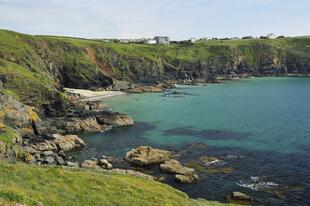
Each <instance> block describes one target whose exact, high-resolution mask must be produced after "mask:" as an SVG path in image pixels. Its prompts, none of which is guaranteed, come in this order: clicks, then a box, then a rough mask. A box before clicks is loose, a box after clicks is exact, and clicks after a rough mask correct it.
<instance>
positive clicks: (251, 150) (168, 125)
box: [74, 77, 310, 205]
mask: <svg viewBox="0 0 310 206" xmlns="http://www.w3.org/2000/svg"><path fill="white" fill-rule="evenodd" d="M173 91H176V93H171V91H169V92H167V93H160V94H159V93H154V94H131V95H122V96H115V97H111V98H109V99H106V100H105V101H106V102H107V103H108V104H109V105H110V106H112V107H113V109H114V111H118V112H121V113H126V114H129V115H131V116H132V117H133V118H134V119H135V121H136V124H135V126H133V127H128V128H117V129H113V130H111V131H108V132H106V133H99V134H92V135H84V136H82V138H83V139H84V140H85V141H86V143H87V146H86V147H85V148H84V149H83V150H82V151H78V152H76V153H75V154H74V155H75V156H77V158H78V160H83V159H88V158H91V157H100V156H101V155H103V154H105V155H112V156H114V157H116V158H120V159H121V158H122V157H123V156H124V154H125V153H126V152H127V151H128V150H130V149H132V148H135V147H138V146H140V145H149V146H153V147H159V148H164V149H170V150H173V151H175V152H177V153H180V155H181V156H180V159H181V160H182V162H183V163H184V164H188V165H190V164H194V163H195V164H199V165H200V167H198V166H197V165H196V166H197V167H198V169H200V170H201V171H199V172H200V173H199V175H200V177H201V180H200V181H199V183H198V184H195V185H178V184H175V183H174V181H173V180H171V179H169V177H168V178H167V183H168V184H170V185H172V186H174V187H176V188H178V189H181V190H182V191H185V192H187V193H188V194H189V195H190V196H192V197H203V198H208V199H213V200H220V201H225V199H226V198H225V195H227V194H229V193H230V192H232V191H242V192H244V193H246V194H250V195H253V196H254V197H256V198H258V199H259V201H261V203H262V204H264V205H285V204H294V205H298V204H301V203H303V204H307V201H309V196H310V193H309V189H310V180H309V175H310V164H309V163H310V156H309V153H308V148H309V147H310V140H309V137H310V127H309V123H310V107H309V103H310V93H309V91H310V79H309V78H273V77H269V78H255V79H245V80H239V81H229V82H225V83H222V84H211V85H208V86H194V87H193V86H180V87H178V88H177V89H174V90H173ZM198 143H200V144H201V145H207V146H202V147H201V146H200V147H199V145H198ZM202 156H212V157H216V158H219V159H221V160H222V162H223V164H222V165H214V166H208V167H207V166H202V167H201V163H199V158H200V157H202ZM193 160H194V161H195V162H194V163H193ZM197 162H198V163H197ZM228 168H229V169H228ZM308 203H309V202H308ZM309 204H310V203H309Z"/></svg>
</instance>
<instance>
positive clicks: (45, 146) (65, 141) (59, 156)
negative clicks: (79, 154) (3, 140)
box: [23, 134, 85, 165]
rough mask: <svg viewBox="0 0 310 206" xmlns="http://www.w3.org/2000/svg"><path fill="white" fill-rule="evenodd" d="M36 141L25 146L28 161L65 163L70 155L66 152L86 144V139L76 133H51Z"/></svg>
mask: <svg viewBox="0 0 310 206" xmlns="http://www.w3.org/2000/svg"><path fill="white" fill-rule="evenodd" d="M33 141H35V142H34V143H29V144H26V145H25V146H23V151H24V152H26V154H27V158H26V159H25V161H27V162H35V163H38V164H58V165H65V163H66V161H67V160H68V156H67V154H66V153H65V152H68V151H70V150H73V149H78V148H81V147H83V146H84V145H85V143H84V141H83V140H82V139H80V138H79V137H78V136H76V135H65V136H63V135H59V134H54V135H51V136H50V138H49V139H41V140H39V139H37V138H35V139H34V140H33Z"/></svg>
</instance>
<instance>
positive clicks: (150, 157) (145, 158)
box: [125, 146, 171, 166]
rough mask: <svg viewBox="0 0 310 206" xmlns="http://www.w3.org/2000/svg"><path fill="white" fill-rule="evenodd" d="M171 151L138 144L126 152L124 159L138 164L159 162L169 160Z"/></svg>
mask: <svg viewBox="0 0 310 206" xmlns="http://www.w3.org/2000/svg"><path fill="white" fill-rule="evenodd" d="M170 157H171V153H170V152H169V151H166V150H161V149H153V148H152V147H148V146H140V147H138V148H136V149H132V150H131V151H129V152H127V154H126V156H125V160H126V161H127V162H129V163H132V164H136V165H139V166H146V165H154V164H160V163H163V162H164V161H167V160H169V159H170Z"/></svg>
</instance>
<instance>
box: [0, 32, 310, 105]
mask: <svg viewBox="0 0 310 206" xmlns="http://www.w3.org/2000/svg"><path fill="white" fill-rule="evenodd" d="M87 49H92V51H93V53H94V56H95V61H94V58H93V59H91V58H90V56H88V54H87ZM232 56H236V57H238V59H240V60H241V62H243V60H245V61H246V64H247V65H248V68H256V69H257V68H260V67H263V66H262V65H265V64H266V61H267V63H270V62H271V61H268V60H269V59H271V60H274V61H275V62H277V61H278V60H279V62H281V63H282V64H285V59H289V60H290V61H291V62H301V63H305V64H306V65H308V64H309V63H308V62H309V61H310V37H292V38H290V37H288V38H283V39H273V40H268V39H267V40H261V39H245V40H223V41H222V40H218V41H204V42H197V43H195V44H190V43H187V44H170V45H144V44H123V43H113V42H104V41H100V40H91V39H83V38H72V37H57V36H32V35H25V34H21V33H17V32H12V31H7V30H0V75H3V76H8V77H9V82H8V83H6V85H5V86H6V87H5V88H6V89H8V90H10V91H12V92H13V93H14V94H16V95H17V96H18V97H20V99H21V100H22V101H23V102H24V103H27V104H32V105H34V106H36V105H40V104H42V103H47V102H49V101H51V99H53V100H55V98H54V97H55V96H57V92H56V91H55V90H56V88H58V87H59V86H71V87H78V88H88V87H96V86H98V85H99V86H100V85H102V84H101V83H102V79H104V78H103V77H102V76H101V80H99V78H98V76H100V75H99V74H101V70H102V71H104V72H105V74H108V75H111V76H112V77H113V78H116V79H119V80H129V81H139V80H141V78H144V76H146V78H152V77H153V76H154V75H155V76H156V75H158V76H159V78H161V77H163V76H165V74H166V73H165V72H167V71H168V70H171V72H172V73H175V72H176V70H178V69H179V68H184V67H183V66H184V65H190V64H192V63H193V62H195V63H203V64H205V63H207V62H208V64H210V65H212V66H213V68H212V71H204V72H213V73H217V72H218V74H221V73H229V72H230V71H231V70H232V69H231V68H232V65H231V64H232V63H231V62H232ZM102 65H104V66H102ZM269 65H270V64H269ZM164 69H166V70H167V71H165V70H164ZM242 69H243V68H241V70H242ZM204 70H207V69H206V67H204ZM242 72H243V71H242ZM111 73H112V74H111ZM61 77H65V78H66V79H65V81H63V80H62V79H61ZM143 80H144V79H143ZM68 81H69V82H70V83H71V84H67V85H64V84H65V82H68ZM98 82H99V84H97V83H98ZM79 83H80V84H79ZM105 84H106V82H105ZM43 91H48V93H49V94H45V93H44V92H43ZM36 95H38V97H36ZM27 99H28V101H27ZM33 102H34V103H33Z"/></svg>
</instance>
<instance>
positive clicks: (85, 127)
mask: <svg viewBox="0 0 310 206" xmlns="http://www.w3.org/2000/svg"><path fill="white" fill-rule="evenodd" d="M62 128H63V130H64V131H65V132H66V133H81V132H88V133H93V132H102V131H106V130H109V129H110V126H109V125H107V124H98V122H97V119H96V117H89V118H68V119H66V120H65V122H64V123H63V124H62Z"/></svg>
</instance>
